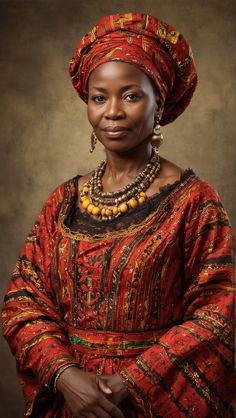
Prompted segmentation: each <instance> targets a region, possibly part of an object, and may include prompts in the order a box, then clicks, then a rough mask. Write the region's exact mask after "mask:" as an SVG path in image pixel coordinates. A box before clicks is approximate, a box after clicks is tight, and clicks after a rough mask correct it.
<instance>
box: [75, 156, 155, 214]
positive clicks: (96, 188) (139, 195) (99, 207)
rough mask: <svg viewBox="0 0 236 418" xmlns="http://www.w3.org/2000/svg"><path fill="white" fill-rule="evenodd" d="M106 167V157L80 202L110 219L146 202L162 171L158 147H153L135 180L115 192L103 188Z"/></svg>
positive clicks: (83, 190) (91, 210)
mask: <svg viewBox="0 0 236 418" xmlns="http://www.w3.org/2000/svg"><path fill="white" fill-rule="evenodd" d="M105 169H106V161H102V162H101V163H100V164H99V166H98V167H97V168H96V169H95V170H94V172H93V173H92V176H91V178H90V180H89V181H88V182H87V183H86V184H85V185H84V186H83V187H82V189H81V190H80V202H81V204H82V207H83V208H84V209H85V210H86V211H87V212H88V213H89V214H90V215H92V216H94V217H96V218H97V219H99V220H103V221H108V220H112V219H114V218H117V217H118V216H120V215H122V214H125V213H126V212H127V211H128V210H129V209H130V208H135V207H136V206H138V205H142V204H143V203H144V202H145V200H146V199H147V195H146V191H147V189H148V188H149V186H150V184H151V183H152V182H153V181H154V179H155V178H156V177H157V175H158V173H159V171H160V158H159V153H158V149H156V148H153V152H152V155H151V158H150V160H149V161H148V163H147V164H146V166H145V167H144V169H143V170H142V171H141V172H140V173H139V174H138V175H137V177H136V178H135V179H134V181H133V182H132V183H129V184H128V185H127V186H125V187H123V188H122V189H120V190H117V191H115V192H104V191H103V187H102V177H103V175H104V172H105Z"/></svg>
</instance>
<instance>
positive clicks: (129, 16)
mask: <svg viewBox="0 0 236 418" xmlns="http://www.w3.org/2000/svg"><path fill="white" fill-rule="evenodd" d="M108 61H123V62H127V63H129V64H133V65H135V66H136V67H137V68H139V69H140V70H141V71H143V72H144V73H145V74H147V75H148V76H149V77H150V78H151V79H152V80H153V82H154V84H155V85H156V87H157V90H158V92H159V94H160V96H161V98H162V100H163V101H164V111H163V115H162V119H161V125H166V124H167V123H170V122H172V121H173V120H175V119H176V118H177V117H178V116H179V115H180V114H181V113H182V112H183V111H184V110H185V108H186V107H187V106H188V104H189V102H190V100H191V98H192V95H193V93H194V90H195V88H196V85H197V73H196V67H195V62H194V59H193V55H192V51H191V48H190V45H189V44H188V42H187V41H186V40H185V39H184V38H183V36H182V35H181V34H180V33H179V32H177V31H176V30H175V29H174V28H173V27H172V26H170V25H168V24H167V23H165V22H163V21H161V20H159V19H156V18H155V17H153V16H150V15H145V14H142V13H126V14H115V15H111V16H105V17H103V18H102V19H101V20H99V22H98V23H97V25H96V26H94V28H93V29H92V30H91V31H90V32H89V33H88V34H87V35H85V36H84V37H83V38H82V40H81V41H80V42H79V44H78V45H77V48H76V50H75V53H74V55H73V58H72V60H71V61H70V67H69V71H70V75H71V79H72V83H73V85H74V87H75V89H76V90H77V92H78V94H79V96H80V97H81V98H82V99H83V100H84V101H85V102H87V94H88V79H89V76H90V74H91V72H92V71H93V70H94V69H95V68H97V67H98V66H99V65H100V64H103V63H105V62H108Z"/></svg>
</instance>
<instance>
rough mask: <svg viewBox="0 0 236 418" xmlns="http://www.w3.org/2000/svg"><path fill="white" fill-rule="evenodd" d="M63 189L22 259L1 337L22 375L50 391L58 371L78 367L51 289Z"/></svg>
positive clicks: (8, 295)
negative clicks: (56, 225) (9, 348)
mask: <svg viewBox="0 0 236 418" xmlns="http://www.w3.org/2000/svg"><path fill="white" fill-rule="evenodd" d="M62 194H63V187H62V186H61V187H60V188H58V189H57V190H56V191H55V192H53V193H52V194H51V196H50V197H49V199H48V201H47V202H46V204H45V205H44V207H43V209H42V211H41V213H40V215H39V217H38V219H37V221H36V222H35V224H34V226H33V228H32V230H31V232H30V234H29V236H28V237H27V239H26V242H25V244H24V247H23V249H22V251H21V253H20V257H19V259H18V261H17V264H16V267H15V269H14V271H13V275H12V278H11V280H10V282H9V284H8V288H7V293H6V296H5V300H4V306H3V313H2V317H3V334H4V336H5V338H6V340H7V341H8V343H9V345H10V347H11V350H12V353H13V355H14V356H15V357H16V361H17V368H18V371H19V372H26V371H27V370H28V371H29V373H32V372H33V374H35V376H36V377H37V380H38V382H40V384H41V385H45V386H50V385H51V382H52V380H53V376H54V374H55V372H56V370H57V369H58V368H59V367H61V366H64V365H66V364H70V363H72V364H73V363H74V364H76V362H75V360H74V358H73V355H72V353H71V352H70V349H69V344H68V340H67V337H66V335H65V332H64V331H65V328H64V326H65V324H64V320H63V318H62V316H61V314H60V311H59V309H57V307H56V306H55V301H54V295H53V291H52V288H51V284H50V266H51V258H52V252H53V246H54V230H55V222H56V217H57V214H58V211H59V208H60V201H61V199H62Z"/></svg>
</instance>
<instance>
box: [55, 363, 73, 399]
mask: <svg viewBox="0 0 236 418" xmlns="http://www.w3.org/2000/svg"><path fill="white" fill-rule="evenodd" d="M72 368H75V369H77V370H78V366H77V365H76V364H75V363H69V364H65V365H64V366H61V367H60V368H59V369H58V370H57V372H56V374H55V377H54V392H57V390H60V385H59V383H60V382H62V375H63V377H65V374H68V373H67V371H68V372H69V369H72ZM58 386H59V387H58Z"/></svg>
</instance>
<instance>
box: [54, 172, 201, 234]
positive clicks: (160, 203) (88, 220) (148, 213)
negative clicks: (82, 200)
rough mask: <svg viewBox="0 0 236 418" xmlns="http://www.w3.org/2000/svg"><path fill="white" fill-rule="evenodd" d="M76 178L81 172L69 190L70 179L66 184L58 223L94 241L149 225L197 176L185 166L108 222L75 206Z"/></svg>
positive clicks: (133, 231) (69, 230) (66, 232)
mask: <svg viewBox="0 0 236 418" xmlns="http://www.w3.org/2000/svg"><path fill="white" fill-rule="evenodd" d="M79 178H80V176H76V177H75V178H74V179H72V182H73V190H71V183H70V182H68V183H66V185H65V192H66V197H65V199H64V201H63V205H62V208H61V211H60V214H59V220H58V226H59V229H60V231H61V233H62V235H63V236H66V237H69V238H71V239H73V240H82V241H87V242H96V241H104V240H108V239H115V238H120V237H124V236H127V235H131V234H134V233H136V232H138V231H139V230H140V229H142V228H143V227H145V226H146V227H148V226H149V225H150V224H151V222H152V220H153V218H154V217H155V216H156V215H157V212H158V216H159V218H160V217H161V216H162V215H163V214H164V213H166V211H167V210H168V209H169V206H170V201H171V199H172V195H173V193H174V194H175V193H178V191H179V190H180V189H182V188H183V187H185V186H187V185H188V184H189V183H192V181H193V180H194V179H197V176H196V175H195V173H194V172H193V170H192V169H186V170H184V171H183V172H182V174H181V177H180V179H179V180H177V181H175V182H174V183H172V184H167V185H165V186H163V187H162V188H161V189H160V191H159V192H158V193H156V194H155V195H152V196H151V197H149V198H148V199H147V200H146V202H145V203H144V204H143V205H140V206H138V207H136V208H134V209H132V210H130V211H129V213H128V214H127V215H124V216H122V217H119V218H116V219H114V220H113V221H110V222H109V225H108V222H107V221H98V220H96V219H93V218H92V217H91V216H90V215H88V214H86V213H83V212H81V211H80V209H79V208H78V207H76V202H77V199H78V181H79ZM134 217H136V218H138V221H137V222H136V223H133V222H132V221H133V218H134ZM76 218H77V219H79V220H80V221H81V225H80V228H78V229H77V230H75V229H74V226H75V220H76ZM84 226H86V229H87V227H88V230H89V231H85V230H82V228H83V227H84ZM116 228H117V229H116ZM83 229H85V228H83ZM94 230H95V231H96V232H95V233H94V232H93V231H94ZM97 230H98V231H99V232H97ZM100 231H101V232H100Z"/></svg>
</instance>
